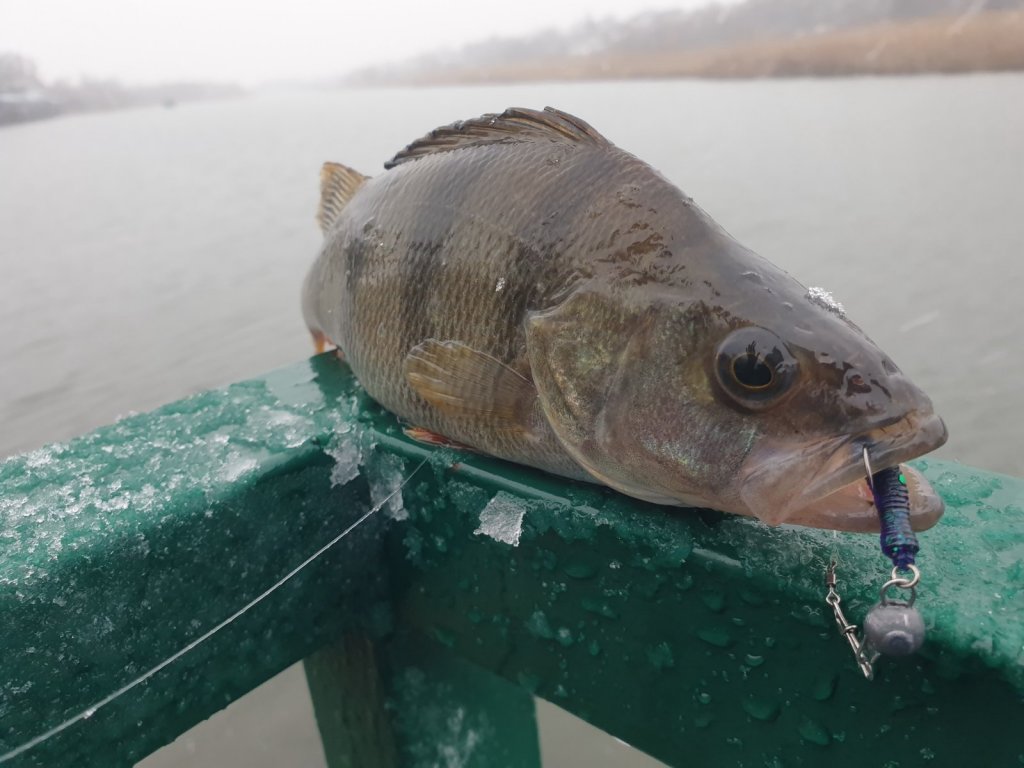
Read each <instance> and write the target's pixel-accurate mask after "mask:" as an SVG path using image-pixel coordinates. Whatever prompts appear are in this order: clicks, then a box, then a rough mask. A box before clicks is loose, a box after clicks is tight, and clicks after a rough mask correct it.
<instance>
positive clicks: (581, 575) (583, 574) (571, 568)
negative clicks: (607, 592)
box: [562, 563, 595, 579]
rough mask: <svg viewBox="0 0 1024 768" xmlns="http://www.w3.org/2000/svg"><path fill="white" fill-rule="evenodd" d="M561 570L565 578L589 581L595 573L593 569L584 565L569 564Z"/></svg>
mask: <svg viewBox="0 0 1024 768" xmlns="http://www.w3.org/2000/svg"><path fill="white" fill-rule="evenodd" d="M562 570H563V571H565V574H566V576H571V577H572V578H574V579H589V578H591V577H592V576H593V575H594V573H595V570H594V568H593V567H592V566H589V565H587V564H586V563H570V564H568V565H566V566H564V567H563V568H562Z"/></svg>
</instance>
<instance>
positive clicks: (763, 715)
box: [743, 698, 781, 723]
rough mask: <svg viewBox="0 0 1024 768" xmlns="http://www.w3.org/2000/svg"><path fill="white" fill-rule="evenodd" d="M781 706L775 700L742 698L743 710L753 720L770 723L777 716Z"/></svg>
mask: <svg viewBox="0 0 1024 768" xmlns="http://www.w3.org/2000/svg"><path fill="white" fill-rule="evenodd" d="M780 710H781V706H780V705H779V702H777V701H769V700H768V699H760V698H749V699H744V700H743V711H744V712H746V713H747V714H748V715H750V716H751V717H752V718H754V719H755V720H761V721H763V722H766V723H770V722H772V721H773V720H775V718H777V717H778V716H779V712H780Z"/></svg>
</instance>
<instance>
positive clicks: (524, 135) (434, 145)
mask: <svg viewBox="0 0 1024 768" xmlns="http://www.w3.org/2000/svg"><path fill="white" fill-rule="evenodd" d="M521 141H561V142H572V143H583V144H598V145H607V144H608V143H609V142H608V139H606V138H605V137H604V136H602V135H601V134H600V133H598V132H597V131H595V130H594V129H593V128H591V127H590V126H589V125H587V123H585V122H584V121H582V120H580V119H579V118H578V117H573V116H572V115H570V114H569V113H567V112H561V111H560V110H557V109H555V108H554V107H545V108H544V111H543V112H539V111H537V110H536V109H525V108H522V107H510V108H509V109H506V110H505V111H504V112H502V113H501V114H500V115H498V114H492V115H481V116H480V117H477V118H474V119H473V120H460V121H458V122H456V123H452V124H451V125H445V126H442V127H441V128H435V129H434V130H432V131H431V132H430V133H428V134H427V135H426V136H424V137H423V138H422V139H418V140H417V141H414V142H413V143H412V144H410V145H409V146H407V147H406V148H405V149H403V150H402V151H401V152H399V153H398V154H397V155H395V156H394V157H393V158H391V159H390V160H389V161H388V162H386V163H384V167H385V168H393V167H395V166H396V165H400V164H402V163H405V162H408V161H410V160H416V159H417V158H420V157H423V156H424V155H429V154H433V153H435V152H449V151H451V150H453V149H461V148H463V147H469V146H477V145H480V144H496V143H499V142H512V143H515V142H521Z"/></svg>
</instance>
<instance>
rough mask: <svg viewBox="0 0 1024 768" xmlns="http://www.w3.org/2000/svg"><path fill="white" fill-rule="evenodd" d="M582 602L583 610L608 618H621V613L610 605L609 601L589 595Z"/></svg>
mask: <svg viewBox="0 0 1024 768" xmlns="http://www.w3.org/2000/svg"><path fill="white" fill-rule="evenodd" d="M580 604H581V605H582V606H583V610H585V611H590V612H591V613H596V614H598V615H599V616H604V617H605V618H606V619H617V618H619V614H618V613H616V612H615V611H614V610H612V607H611V606H610V605H608V603H602V602H599V601H597V600H593V599H591V598H589V597H585V598H583V600H582V601H581V603H580Z"/></svg>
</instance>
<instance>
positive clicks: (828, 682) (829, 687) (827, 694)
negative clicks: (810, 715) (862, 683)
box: [811, 672, 839, 701]
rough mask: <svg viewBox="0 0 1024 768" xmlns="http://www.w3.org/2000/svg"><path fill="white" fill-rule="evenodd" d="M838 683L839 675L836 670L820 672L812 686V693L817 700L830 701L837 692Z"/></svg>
mask: <svg viewBox="0 0 1024 768" xmlns="http://www.w3.org/2000/svg"><path fill="white" fill-rule="evenodd" d="M838 683H839V675H837V674H836V673H835V672H819V673H818V675H817V677H815V678H814V684H813V685H812V686H811V695H812V696H814V698H815V699H816V700H817V701H828V700H829V699H831V698H832V696H833V695H834V694H835V692H836V685H838Z"/></svg>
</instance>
